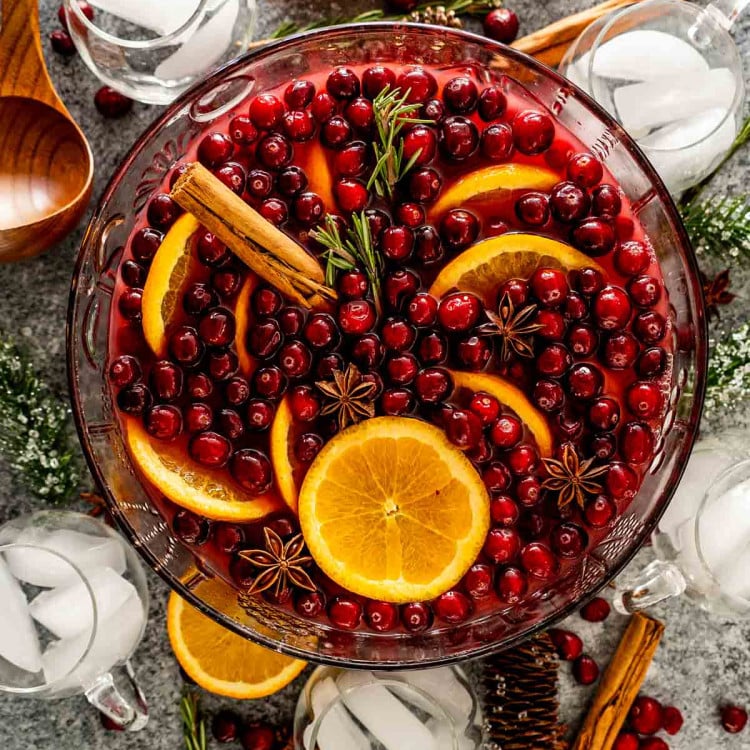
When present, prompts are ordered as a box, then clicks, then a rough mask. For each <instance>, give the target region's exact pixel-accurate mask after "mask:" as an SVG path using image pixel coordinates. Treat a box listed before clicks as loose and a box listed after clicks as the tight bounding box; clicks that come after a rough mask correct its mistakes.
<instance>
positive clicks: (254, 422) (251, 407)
mask: <svg viewBox="0 0 750 750" xmlns="http://www.w3.org/2000/svg"><path fill="white" fill-rule="evenodd" d="M246 413H247V425H248V428H249V429H251V430H258V431H260V430H267V429H268V428H269V427H270V426H271V422H273V417H274V408H273V404H271V403H270V402H268V401H264V400H262V399H258V398H254V399H250V401H248V402H247V410H246ZM216 421H217V425H218V426H217V430H218V431H219V432H220V433H221V434H222V435H223V436H224V437H226V438H229V439H230V440H239V439H240V438H241V437H242V436H243V435H244V434H245V423H244V422H243V421H242V417H241V416H240V415H239V414H238V413H237V412H236V411H235V410H234V409H221V410H219V413H218V415H217V419H216Z"/></svg>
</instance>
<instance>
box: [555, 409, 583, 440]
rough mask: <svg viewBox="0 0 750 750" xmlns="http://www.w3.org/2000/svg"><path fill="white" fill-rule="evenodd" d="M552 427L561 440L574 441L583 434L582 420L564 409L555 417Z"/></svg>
mask: <svg viewBox="0 0 750 750" xmlns="http://www.w3.org/2000/svg"><path fill="white" fill-rule="evenodd" d="M554 426H555V430H556V432H557V433H558V435H560V436H561V437H562V439H563V440H572V441H576V440H579V439H580V437H581V435H582V434H583V428H584V424H583V419H581V417H580V416H578V415H577V414H575V413H573V412H572V411H570V410H568V409H565V408H563V410H562V411H561V412H560V413H559V414H557V415H556V416H555V421H554Z"/></svg>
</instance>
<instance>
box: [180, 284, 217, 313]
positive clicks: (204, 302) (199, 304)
mask: <svg viewBox="0 0 750 750" xmlns="http://www.w3.org/2000/svg"><path fill="white" fill-rule="evenodd" d="M217 302H218V297H217V296H216V294H215V293H214V291H213V290H212V289H211V288H210V287H208V286H206V285H205V284H193V285H192V286H191V287H189V288H188V289H187V291H186V292H185V294H184V295H183V297H182V308H183V310H185V312H186V313H187V314H188V315H203V314H204V313H206V312H207V311H208V310H209V309H210V308H212V307H214V306H215V305H216V304H217Z"/></svg>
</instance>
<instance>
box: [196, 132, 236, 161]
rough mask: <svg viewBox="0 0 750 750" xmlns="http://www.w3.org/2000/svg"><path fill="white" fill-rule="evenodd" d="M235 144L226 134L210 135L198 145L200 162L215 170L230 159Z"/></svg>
mask: <svg viewBox="0 0 750 750" xmlns="http://www.w3.org/2000/svg"><path fill="white" fill-rule="evenodd" d="M233 151H234V144H233V143H232V141H231V139H230V138H229V137H228V136H226V135H224V133H216V132H214V133H209V134H208V135H206V136H204V138H203V140H201V142H200V143H199V144H198V161H199V162H200V163H201V164H203V166H205V167H208V168H209V169H214V168H216V167H218V166H219V165H220V164H223V163H224V162H225V161H227V160H228V159H229V157H230V156H231V155H232V152H233Z"/></svg>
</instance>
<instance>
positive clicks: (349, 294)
mask: <svg viewBox="0 0 750 750" xmlns="http://www.w3.org/2000/svg"><path fill="white" fill-rule="evenodd" d="M337 286H338V290H339V293H340V294H341V296H342V297H345V298H346V299H362V298H363V297H365V296H366V295H367V292H368V290H369V288H370V283H369V282H368V280H367V276H366V275H365V274H363V273H362V272H361V271H344V272H343V273H341V274H339V278H338V281H337Z"/></svg>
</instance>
